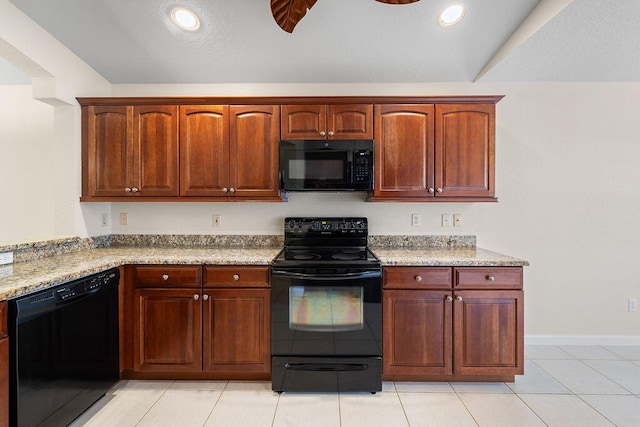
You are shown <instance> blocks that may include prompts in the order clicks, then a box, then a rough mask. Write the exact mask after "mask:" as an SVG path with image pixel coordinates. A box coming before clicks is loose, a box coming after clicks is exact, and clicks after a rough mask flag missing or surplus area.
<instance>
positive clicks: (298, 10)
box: [271, 0, 317, 33]
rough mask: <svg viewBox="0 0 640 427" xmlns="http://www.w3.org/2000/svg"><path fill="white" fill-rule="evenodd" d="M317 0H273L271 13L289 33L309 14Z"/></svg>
mask: <svg viewBox="0 0 640 427" xmlns="http://www.w3.org/2000/svg"><path fill="white" fill-rule="evenodd" d="M316 1H317V0H271V14H272V15H273V19H275V20H276V23H277V24H278V25H279V26H280V28H282V29H283V30H285V31H286V32H287V33H292V32H293V29H294V28H295V27H296V24H298V22H300V20H301V19H302V18H304V16H305V15H306V14H307V10H309V9H311V8H312V7H313V5H314V4H316Z"/></svg>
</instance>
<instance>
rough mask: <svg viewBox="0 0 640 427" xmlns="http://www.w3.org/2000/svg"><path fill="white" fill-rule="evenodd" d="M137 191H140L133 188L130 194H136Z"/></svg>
mask: <svg viewBox="0 0 640 427" xmlns="http://www.w3.org/2000/svg"><path fill="white" fill-rule="evenodd" d="M138 191H140V190H138V189H137V188H136V187H133V188H132V189H131V192H132V193H137V192H138Z"/></svg>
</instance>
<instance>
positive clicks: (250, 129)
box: [229, 105, 280, 198]
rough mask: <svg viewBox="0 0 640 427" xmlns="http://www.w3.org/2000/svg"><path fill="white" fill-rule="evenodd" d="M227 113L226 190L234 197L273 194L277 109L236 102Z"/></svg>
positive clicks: (275, 188)
mask: <svg viewBox="0 0 640 427" xmlns="http://www.w3.org/2000/svg"><path fill="white" fill-rule="evenodd" d="M229 112H230V119H231V123H230V137H231V140H230V144H229V149H230V174H231V180H230V186H231V187H230V189H229V192H230V194H231V195H232V196H235V197H252V198H260V197H277V196H278V195H279V194H280V189H279V185H278V144H279V141H280V138H279V133H280V132H279V126H278V124H279V123H280V110H279V108H278V106H277V105H256V106H251V105H239V106H231V107H229Z"/></svg>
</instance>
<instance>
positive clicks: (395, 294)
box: [382, 290, 452, 377]
mask: <svg viewBox="0 0 640 427" xmlns="http://www.w3.org/2000/svg"><path fill="white" fill-rule="evenodd" d="M448 295H451V294H450V292H449V291H415V290H411V291H400V290H391V291H386V290H385V291H384V292H383V304H384V305H383V312H384V318H383V336H384V337H385V339H384V341H383V357H382V363H383V373H384V374H385V375H386V376H387V377H388V376H392V375H393V374H397V375H450V374H451V373H452V361H451V306H452V303H451V302H449V301H447V300H446V297H447V296H448Z"/></svg>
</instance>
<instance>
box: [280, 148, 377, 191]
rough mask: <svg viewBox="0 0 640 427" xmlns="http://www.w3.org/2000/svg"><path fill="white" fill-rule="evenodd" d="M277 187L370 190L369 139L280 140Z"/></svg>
mask: <svg viewBox="0 0 640 427" xmlns="http://www.w3.org/2000/svg"><path fill="white" fill-rule="evenodd" d="M280 188H281V189H282V190H285V191H369V190H373V140H326V141H312V140H301V141H280Z"/></svg>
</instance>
